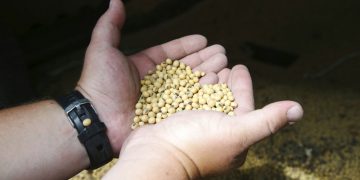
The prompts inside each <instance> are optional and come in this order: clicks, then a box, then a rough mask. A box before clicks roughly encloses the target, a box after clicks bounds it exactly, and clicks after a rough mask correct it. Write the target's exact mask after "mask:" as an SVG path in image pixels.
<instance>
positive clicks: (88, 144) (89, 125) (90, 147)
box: [57, 91, 113, 169]
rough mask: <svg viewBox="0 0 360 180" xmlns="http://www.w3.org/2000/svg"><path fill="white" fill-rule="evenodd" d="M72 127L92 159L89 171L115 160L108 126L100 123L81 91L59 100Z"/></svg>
mask: <svg viewBox="0 0 360 180" xmlns="http://www.w3.org/2000/svg"><path fill="white" fill-rule="evenodd" d="M57 102H58V103H59V104H60V106H61V107H62V108H63V109H64V110H65V113H66V115H67V117H68V119H69V121H70V123H71V125H72V126H73V127H74V128H75V129H76V131H77V132H78V138H79V140H80V142H81V143H82V144H83V145H84V147H85V149H86V152H87V154H88V156H89V159H90V167H89V169H96V168H98V167H100V166H102V165H104V164H106V163H108V162H110V161H111V160H112V158H113V152H112V147H111V144H110V141H109V138H108V137H107V135H106V126H105V124H104V123H103V122H101V121H100V119H99V117H98V115H97V113H96V111H95V108H94V107H93V106H92V104H91V103H90V101H89V100H88V99H86V98H85V97H84V96H83V95H82V94H81V93H80V92H79V91H73V92H71V93H69V94H68V95H66V96H63V97H60V98H57Z"/></svg>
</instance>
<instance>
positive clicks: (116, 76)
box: [76, 0, 228, 153]
mask: <svg viewBox="0 0 360 180" xmlns="http://www.w3.org/2000/svg"><path fill="white" fill-rule="evenodd" d="M124 19H125V11H124V7H123V4H122V2H121V1H120V0H111V2H110V6H109V9H108V10H107V11H106V13H105V14H104V15H103V16H102V17H101V18H100V19H99V21H98V22H97V24H96V27H95V29H94V31H93V34H92V38H91V42H90V45H89V47H88V49H87V51H86V56H85V63H84V67H83V71H82V74H81V78H80V80H79V82H78V85H77V87H76V89H77V90H79V91H80V92H82V94H84V95H85V96H86V97H87V98H88V99H89V100H90V101H91V102H92V103H93V105H94V106H95V109H96V111H97V112H98V114H99V116H100V119H101V120H102V121H103V122H104V123H105V124H106V126H107V129H108V131H107V135H108V137H109V139H110V142H111V145H112V147H113V150H114V152H115V153H118V152H119V151H120V148H121V146H122V143H123V141H124V140H125V139H126V138H127V136H128V135H129V133H130V131H131V128H130V124H131V122H132V119H133V117H134V110H135V103H136V102H137V100H138V98H139V92H140V91H139V88H140V78H142V77H143V76H144V75H145V74H147V72H148V71H149V70H152V69H154V68H155V65H156V64H160V63H161V62H162V61H164V60H165V59H166V58H171V59H180V60H181V61H182V62H184V63H185V64H187V65H190V66H191V67H192V68H194V69H196V70H200V71H204V72H206V73H207V76H205V77H203V78H202V79H201V81H202V82H204V81H207V82H212V81H217V75H216V74H215V73H218V72H219V71H221V70H223V71H228V69H224V68H225V67H226V65H227V58H226V56H225V55H224V54H225V50H224V48H223V47H222V46H220V45H213V46H210V47H207V48H205V47H206V44H207V41H206V38H205V37H203V36H200V35H191V36H186V37H183V38H180V39H176V40H173V41H170V42H168V43H165V44H162V45H158V46H154V47H152V48H149V49H146V50H144V51H141V52H139V53H136V54H135V55H132V56H125V55H124V54H123V53H122V52H121V51H120V50H119V49H118V46H119V44H120V31H121V28H122V25H123V23H124ZM149 38H153V37H152V36H151V35H150V36H149Z"/></svg>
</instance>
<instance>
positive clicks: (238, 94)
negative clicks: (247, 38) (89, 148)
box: [0, 0, 303, 179]
mask: <svg viewBox="0 0 360 180" xmlns="http://www.w3.org/2000/svg"><path fill="white" fill-rule="evenodd" d="M124 18H125V14H124V7H123V4H122V3H121V1H119V0H111V3H110V6H109V9H108V10H107V11H106V12H105V14H104V15H103V16H102V17H101V18H100V19H99V21H98V23H97V25H96V27H95V29H94V31H93V34H92V38H91V42H90V45H89V47H88V49H87V52H86V56H85V62H84V67H83V71H82V74H81V78H80V80H79V82H78V85H77V86H76V89H78V90H79V91H80V92H82V93H83V95H84V96H85V97H87V98H88V99H89V100H90V101H91V102H92V104H93V105H94V107H95V109H96V110H97V112H98V115H99V117H100V119H101V120H102V121H103V122H104V123H105V124H106V126H107V135H108V137H109V139H110V142H111V146H112V147H113V151H114V153H115V154H118V153H119V152H120V150H121V153H120V154H121V156H120V160H119V162H118V163H117V164H116V165H115V167H114V168H113V169H112V170H111V171H110V172H109V173H108V174H107V176H106V177H105V179H195V178H198V177H203V176H207V175H210V174H214V173H220V172H223V171H226V170H228V169H229V168H232V167H236V166H238V165H240V164H242V163H243V161H244V159H245V156H246V151H247V149H248V148H249V146H251V145H252V144H254V143H256V142H258V141H259V140H261V139H263V138H265V137H267V136H269V135H271V134H272V133H275V132H276V131H278V130H279V129H280V128H281V127H283V126H285V125H286V124H288V123H289V122H296V120H298V119H300V118H301V116H302V114H303V111H302V108H301V106H300V105H299V104H298V103H296V102H293V101H283V102H277V103H274V104H270V105H268V106H266V107H264V108H262V109H260V110H254V101H253V93H252V85H251V78H250V75H249V72H248V70H247V69H246V68H245V67H244V66H242V65H238V66H235V67H233V68H232V69H231V70H230V69H226V68H225V67H226V65H227V58H226V56H225V50H224V48H223V47H222V46H220V45H213V46H210V47H206V44H207V43H206V39H205V38H204V37H203V36H200V35H191V36H186V37H183V38H180V39H176V40H173V41H170V42H168V43H165V44H162V45H159V46H155V47H152V48H149V49H146V50H144V51H141V52H139V53H137V54H134V55H132V56H125V55H124V54H122V53H121V51H119V50H118V46H119V43H120V39H121V37H120V31H121V27H122V25H123V23H124ZM168 57H169V58H172V59H180V60H181V61H182V62H185V63H186V64H189V65H190V66H191V67H192V68H193V69H195V70H199V71H205V72H206V73H207V75H206V76H205V77H203V78H202V79H201V80H200V82H201V83H203V84H206V83H217V82H226V83H227V84H228V85H229V87H230V88H231V90H232V91H233V93H234V97H235V101H236V102H237V103H238V104H239V106H238V108H237V109H236V110H235V113H236V116H233V117H230V116H226V115H225V114H222V113H219V112H212V111H191V112H190V111H185V112H180V113H175V114H174V115H173V116H171V117H169V118H168V119H166V120H164V121H163V122H161V123H159V124H156V125H154V126H146V127H144V128H140V129H138V130H136V131H134V132H132V133H131V129H130V124H131V121H132V119H133V117H134V115H135V112H134V111H135V103H136V101H137V99H138V98H139V87H140V85H139V82H140V81H139V80H140V78H142V77H143V76H144V75H145V74H146V73H147V72H148V71H149V70H152V69H154V68H155V65H156V64H160V63H161V61H163V60H164V59H166V58H168ZM130 133H131V135H130ZM129 135H130V136H129ZM125 140H126V141H125ZM0 144H1V146H0V152H1V153H0V159H1V161H0V167H6V168H0V174H1V176H2V178H4V179H67V178H69V177H72V176H73V175H75V174H76V173H78V172H80V171H81V170H83V169H85V168H86V167H88V166H89V159H88V157H87V154H86V151H85V149H84V147H83V146H82V145H81V143H80V142H79V140H78V139H77V133H76V131H75V129H74V128H73V127H72V126H71V125H70V123H69V122H68V120H67V117H66V115H65V113H64V111H63V109H61V107H60V106H59V105H58V104H57V103H56V102H55V101H53V100H46V101H41V102H37V103H32V104H28V105H23V106H19V107H15V108H10V109H5V110H1V111H0ZM218 152H221V153H218ZM134 172H141V173H134Z"/></svg>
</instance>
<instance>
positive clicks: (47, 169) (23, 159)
mask: <svg viewBox="0 0 360 180" xmlns="http://www.w3.org/2000/svg"><path fill="white" fill-rule="evenodd" d="M0 159H1V161H0V167H1V168H0V174H1V176H2V178H4V179H66V178H69V177H71V176H73V175H75V174H76V173H77V172H79V171H81V170H82V169H84V168H86V167H87V166H88V165H89V159H88V157H87V154H86V150H85V148H84V147H83V146H82V145H81V143H80V141H79V140H78V139H77V132H76V130H75V129H74V128H73V127H72V126H71V125H70V123H69V122H68V120H67V118H66V115H65V113H64V111H63V109H62V108H61V107H60V106H59V105H58V104H57V103H56V102H55V101H51V100H48V101H42V102H38V103H34V104H30V105H24V106H19V107H15V108H10V109H6V110H2V111H0Z"/></svg>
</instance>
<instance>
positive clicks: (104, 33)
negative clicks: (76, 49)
mask: <svg viewBox="0 0 360 180" xmlns="http://www.w3.org/2000/svg"><path fill="white" fill-rule="evenodd" d="M124 22H125V8H124V5H123V3H122V1H121V0H111V1H110V5H109V8H108V10H107V11H106V12H105V13H104V14H103V15H102V16H101V17H100V19H99V20H98V22H97V23H96V26H95V28H94V30H93V33H92V36H91V42H90V47H91V46H96V47H97V48H98V47H99V46H105V47H106V46H111V47H118V46H119V43H120V30H121V28H122V26H123V24H124Z"/></svg>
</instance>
